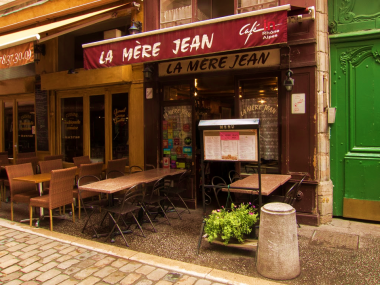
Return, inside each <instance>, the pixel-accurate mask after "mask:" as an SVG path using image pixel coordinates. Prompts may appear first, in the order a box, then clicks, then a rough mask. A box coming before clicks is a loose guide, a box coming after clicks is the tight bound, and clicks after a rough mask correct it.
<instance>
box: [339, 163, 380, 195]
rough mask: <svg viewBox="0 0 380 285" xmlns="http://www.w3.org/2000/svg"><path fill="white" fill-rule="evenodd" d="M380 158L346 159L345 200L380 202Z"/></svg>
mask: <svg viewBox="0 0 380 285" xmlns="http://www.w3.org/2000/svg"><path fill="white" fill-rule="evenodd" d="M379 186H380V158H356V157H346V159H345V195H344V196H345V198H351V199H361V200H372V201H380V187H379Z"/></svg>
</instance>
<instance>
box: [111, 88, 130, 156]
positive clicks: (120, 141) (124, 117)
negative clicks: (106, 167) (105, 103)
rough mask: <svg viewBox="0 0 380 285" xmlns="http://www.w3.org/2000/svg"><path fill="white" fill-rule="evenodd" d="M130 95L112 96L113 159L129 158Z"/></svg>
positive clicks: (119, 94)
mask: <svg viewBox="0 0 380 285" xmlns="http://www.w3.org/2000/svg"><path fill="white" fill-rule="evenodd" d="M128 130H129V128H128V93H118V94H112V158H113V159H117V158H124V157H127V158H129V133H128Z"/></svg>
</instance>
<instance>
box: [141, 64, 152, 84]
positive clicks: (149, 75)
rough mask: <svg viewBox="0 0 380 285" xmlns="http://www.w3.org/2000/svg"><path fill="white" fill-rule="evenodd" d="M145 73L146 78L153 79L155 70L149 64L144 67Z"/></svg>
mask: <svg viewBox="0 0 380 285" xmlns="http://www.w3.org/2000/svg"><path fill="white" fill-rule="evenodd" d="M143 73H144V79H145V80H147V81H150V80H151V79H152V75H153V71H152V69H151V68H150V67H149V66H147V67H145V68H144V70H143Z"/></svg>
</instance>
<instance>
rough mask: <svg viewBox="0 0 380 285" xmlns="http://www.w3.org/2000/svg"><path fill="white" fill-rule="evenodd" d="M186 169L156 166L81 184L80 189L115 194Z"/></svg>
mask: <svg viewBox="0 0 380 285" xmlns="http://www.w3.org/2000/svg"><path fill="white" fill-rule="evenodd" d="M185 171H186V170H185V169H168V168H156V169H150V170H146V171H141V172H136V173H134V174H130V175H125V176H121V177H117V178H111V179H106V180H101V181H97V182H93V183H89V184H86V185H83V186H79V189H80V190H88V191H94V192H101V193H106V194H113V193H116V192H119V191H122V190H126V189H128V188H130V187H132V186H133V185H136V184H139V183H149V182H154V181H156V180H158V179H160V178H162V177H165V176H167V175H170V176H173V175H177V174H181V173H184V172H185Z"/></svg>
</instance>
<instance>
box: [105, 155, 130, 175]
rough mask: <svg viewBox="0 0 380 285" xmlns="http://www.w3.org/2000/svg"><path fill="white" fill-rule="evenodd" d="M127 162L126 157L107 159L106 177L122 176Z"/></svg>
mask: <svg viewBox="0 0 380 285" xmlns="http://www.w3.org/2000/svg"><path fill="white" fill-rule="evenodd" d="M127 162H128V158H120V159H113V160H109V161H108V163H107V171H106V179H108V178H116V177H120V176H124V175H125V172H124V171H125V166H126V165H127Z"/></svg>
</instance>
